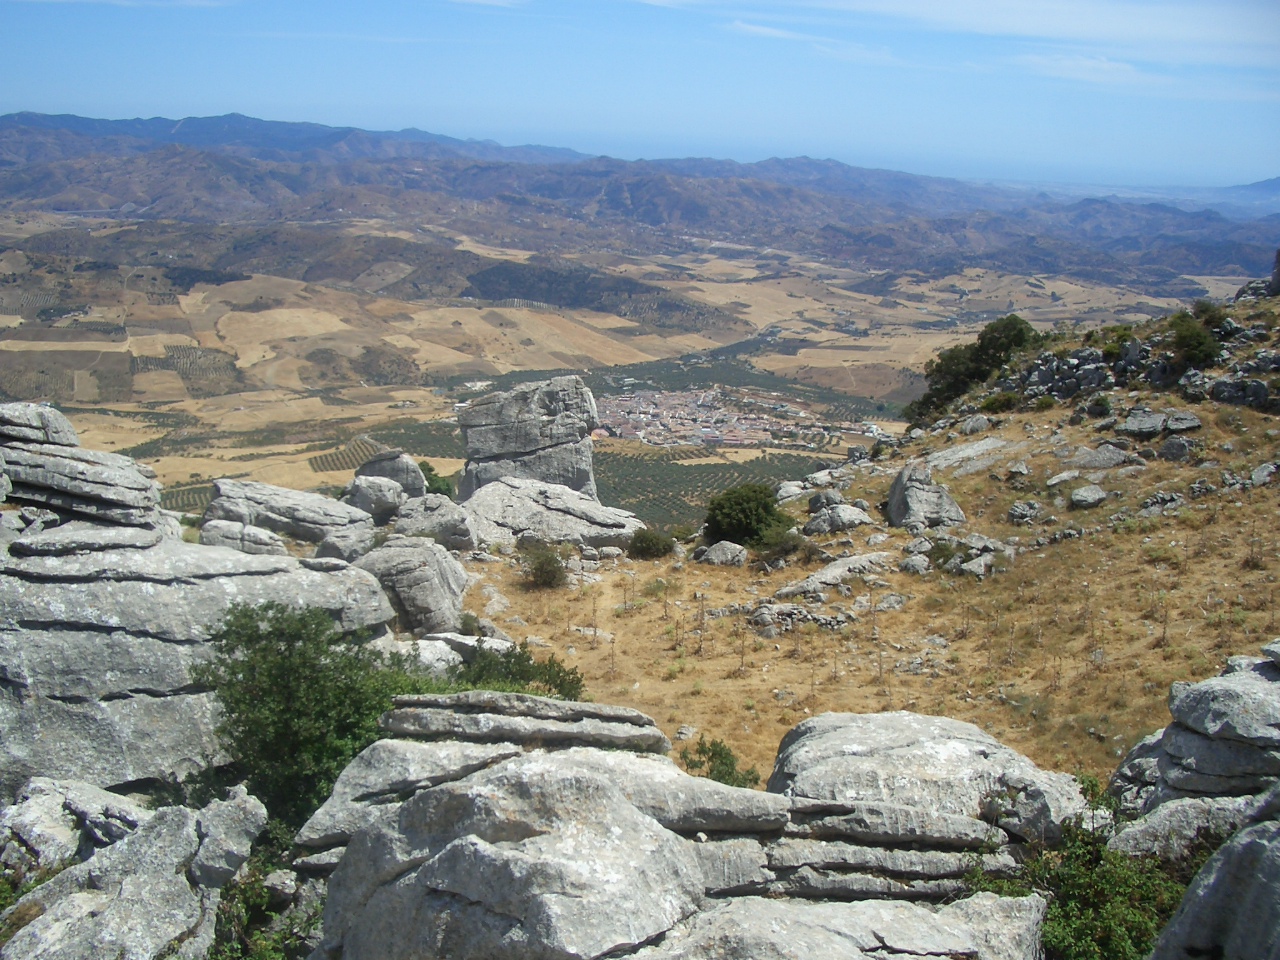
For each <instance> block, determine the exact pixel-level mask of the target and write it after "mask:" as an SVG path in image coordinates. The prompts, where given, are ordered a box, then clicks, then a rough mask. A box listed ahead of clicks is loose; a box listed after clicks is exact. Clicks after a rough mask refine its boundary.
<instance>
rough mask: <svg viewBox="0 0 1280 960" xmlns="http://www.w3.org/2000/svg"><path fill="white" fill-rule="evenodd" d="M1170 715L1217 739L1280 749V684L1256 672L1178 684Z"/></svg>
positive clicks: (1174, 691)
mask: <svg viewBox="0 0 1280 960" xmlns="http://www.w3.org/2000/svg"><path fill="white" fill-rule="evenodd" d="M1169 712H1170V713H1171V714H1172V715H1173V718H1174V719H1175V720H1177V721H1178V722H1179V723H1181V724H1182V725H1183V726H1185V727H1190V728H1191V729H1192V730H1195V731H1197V732H1199V733H1202V734H1205V735H1206V736H1209V737H1213V738H1215V739H1226V740H1240V741H1244V742H1245V743H1251V744H1254V745H1255V746H1259V747H1265V748H1268V749H1275V748H1280V683H1275V682H1272V681H1268V680H1265V679H1263V678H1261V677H1259V676H1258V675H1257V674H1255V673H1252V672H1248V673H1233V674H1228V675H1226V676H1221V677H1212V678H1210V679H1208V680H1203V681H1201V682H1200V683H1192V684H1174V685H1173V687H1172V689H1171V690H1170V691H1169Z"/></svg>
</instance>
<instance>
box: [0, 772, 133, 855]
mask: <svg viewBox="0 0 1280 960" xmlns="http://www.w3.org/2000/svg"><path fill="white" fill-rule="evenodd" d="M151 815H152V811H150V810H148V809H146V808H145V807H143V806H141V805H139V804H137V803H134V802H133V801H132V800H129V799H127V798H125V797H121V796H117V795H116V794H114V793H108V792H107V791H106V790H101V789H99V788H98V787H95V786H94V785H93V784H91V783H82V782H79V781H76V780H50V779H49V778H48V777H33V778H32V779H31V780H30V781H28V782H27V783H26V784H25V785H24V786H23V787H22V789H21V790H19V791H18V793H17V796H16V797H15V798H14V804H13V806H11V807H8V808H6V809H4V810H3V811H0V866H3V867H4V868H5V869H7V870H12V871H15V872H16V873H17V874H18V875H19V876H22V875H26V874H29V873H32V872H33V871H37V870H41V869H44V870H49V869H53V868H55V867H60V866H62V865H63V864H65V863H68V862H71V861H76V860H88V859H89V857H91V856H92V855H93V854H94V852H95V851H97V850H98V849H100V848H101V847H106V846H110V845H111V844H113V843H115V842H116V841H117V840H123V839H124V838H125V837H127V836H128V835H129V834H130V833H132V832H133V831H134V830H136V829H137V828H138V826H139V825H141V824H143V823H146V822H147V821H148V820H150V819H151Z"/></svg>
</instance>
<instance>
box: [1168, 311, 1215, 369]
mask: <svg viewBox="0 0 1280 960" xmlns="http://www.w3.org/2000/svg"><path fill="white" fill-rule="evenodd" d="M1169 328H1170V329H1171V330H1172V331H1173V352H1174V354H1175V355H1176V356H1177V358H1178V362H1179V363H1180V364H1181V365H1182V366H1184V367H1195V368H1196V369H1202V368H1204V367H1211V366H1213V365H1214V364H1215V363H1217V362H1218V355H1219V354H1220V353H1221V352H1222V347H1221V346H1219V345H1218V341H1217V340H1215V339H1214V337H1213V334H1212V333H1210V332H1209V331H1208V330H1207V329H1206V328H1205V326H1204V325H1203V324H1201V323H1199V322H1198V321H1197V320H1196V319H1195V318H1194V317H1192V316H1191V314H1189V313H1186V312H1185V311H1180V312H1178V313H1175V314H1174V315H1173V316H1172V317H1170V318H1169Z"/></svg>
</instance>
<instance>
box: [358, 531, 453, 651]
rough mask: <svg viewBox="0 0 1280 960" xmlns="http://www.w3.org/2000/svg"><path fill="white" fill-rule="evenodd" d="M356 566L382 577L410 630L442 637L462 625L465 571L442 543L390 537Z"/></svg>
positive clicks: (405, 626) (401, 617) (404, 625)
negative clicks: (441, 633)
mask: <svg viewBox="0 0 1280 960" xmlns="http://www.w3.org/2000/svg"><path fill="white" fill-rule="evenodd" d="M354 566H355V567H356V568H357V569H360V570H365V571H368V572H369V573H371V574H373V575H374V576H375V577H377V578H378V582H379V583H381V584H382V586H383V589H385V590H386V591H387V595H388V596H389V597H390V598H391V602H392V604H393V606H395V608H396V612H397V613H398V614H399V615H400V619H401V626H402V627H404V628H405V629H406V630H414V631H419V632H422V633H440V632H448V631H454V630H457V629H458V628H459V627H460V626H461V625H462V595H463V594H464V593H465V592H466V590H467V585H468V582H469V581H468V578H467V571H466V570H464V569H463V567H462V564H460V563H459V562H458V561H457V560H455V559H454V558H453V556H452V555H451V554H450V553H449V551H448V550H446V549H445V548H444V547H442V546H440V544H438V543H435V542H434V541H432V540H427V539H425V538H423V537H402V536H398V535H392V536H391V537H389V538H388V539H387V541H386V542H385V543H383V544H382V546H380V547H376V548H375V549H373V550H371V551H369V552H368V553H366V554H365V555H364V556H363V557H361V558H360V559H359V560H357V561H356V562H355V564H354Z"/></svg>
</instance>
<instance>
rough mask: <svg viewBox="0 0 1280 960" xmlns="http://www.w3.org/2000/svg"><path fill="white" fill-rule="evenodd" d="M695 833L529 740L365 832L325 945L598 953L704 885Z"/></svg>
mask: <svg viewBox="0 0 1280 960" xmlns="http://www.w3.org/2000/svg"><path fill="white" fill-rule="evenodd" d="M691 846H692V844H690V843H689V842H688V841H686V840H682V839H680V838H679V837H677V836H675V835H674V834H672V833H670V832H668V831H666V830H664V829H663V828H662V827H660V826H659V825H658V824H657V823H656V822H655V821H654V820H653V819H652V818H650V817H647V816H645V815H644V814H642V813H640V812H639V811H638V810H636V809H635V808H634V807H633V806H631V804H629V803H628V802H627V801H626V799H625V797H623V795H622V794H621V792H620V791H619V790H618V789H617V787H615V786H614V785H613V784H611V783H610V782H609V781H608V780H606V779H604V778H602V777H599V776H594V775H591V774H587V773H584V772H582V771H580V770H578V769H576V768H575V767H574V766H573V765H572V764H569V763H565V762H563V761H562V760H561V759H560V758H558V757H557V756H556V755H555V754H542V753H534V754H526V755H524V756H522V757H517V758H513V759H512V760H508V761H506V762H504V763H502V764H499V765H498V766H496V767H492V768H489V769H487V770H484V771H482V772H480V773H477V774H474V775H473V776H471V777H468V778H467V779H465V780H462V781H459V782H457V783H447V784H442V785H440V786H437V787H434V788H431V789H428V790H423V791H421V792H420V793H418V794H417V795H415V796H414V797H413V798H412V799H410V800H408V801H406V802H405V803H404V805H403V806H402V807H401V808H400V814H399V817H398V820H397V822H396V823H395V824H394V825H393V826H388V825H380V826H378V827H374V828H371V829H370V830H367V831H364V832H361V833H359V834H357V835H356V836H355V837H354V838H353V839H352V842H351V845H350V846H349V847H347V852H346V855H345V856H344V857H343V859H342V862H341V864H340V865H339V866H338V869H337V871H336V872H335V873H334V875H333V877H332V878H331V880H330V881H329V896H328V901H327V903H326V905H325V915H324V943H323V944H322V946H321V948H320V949H319V950H318V951H317V954H316V956H317V957H330V958H337V957H342V958H343V960H375V958H376V960H409V958H424V960H425V958H428V957H448V958H450V960H482V958H483V960H525V958H529V957H547V958H563V960H569V958H584V960H585V958H594V957H599V956H601V955H604V954H607V953H610V952H613V951H620V950H628V949H633V948H635V947H638V946H640V945H642V944H644V943H646V942H649V941H650V940H652V939H653V938H655V937H656V936H658V935H659V934H661V933H664V932H665V931H667V930H670V929H671V928H672V927H673V926H675V925H676V924H677V923H679V922H680V921H681V920H683V919H685V918H686V917H688V916H690V915H691V914H692V913H693V912H694V911H695V910H696V909H697V907H698V905H699V903H700V901H701V898H702V895H703V889H704V881H703V875H702V870H701V867H700V865H699V862H698V859H697V857H696V856H695V855H694V853H693V851H692V850H691V849H690V848H691Z"/></svg>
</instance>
